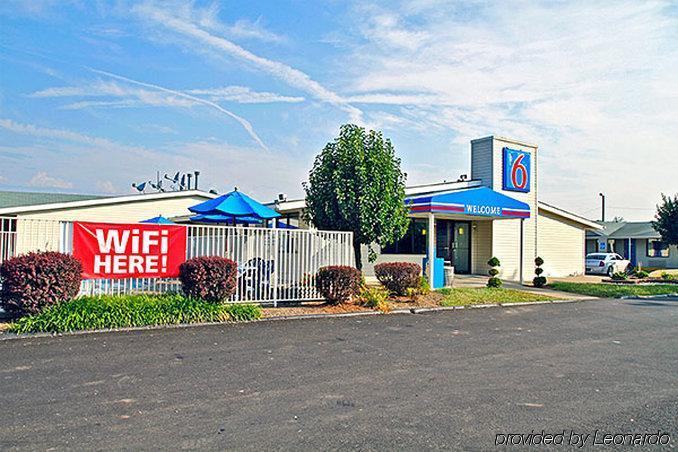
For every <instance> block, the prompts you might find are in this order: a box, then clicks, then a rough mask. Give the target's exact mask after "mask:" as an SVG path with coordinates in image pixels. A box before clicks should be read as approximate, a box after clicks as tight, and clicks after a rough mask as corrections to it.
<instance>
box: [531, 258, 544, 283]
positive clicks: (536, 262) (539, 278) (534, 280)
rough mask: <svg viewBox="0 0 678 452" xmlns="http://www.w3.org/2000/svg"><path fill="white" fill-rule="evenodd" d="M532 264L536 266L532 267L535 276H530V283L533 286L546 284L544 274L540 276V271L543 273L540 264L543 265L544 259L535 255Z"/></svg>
mask: <svg viewBox="0 0 678 452" xmlns="http://www.w3.org/2000/svg"><path fill="white" fill-rule="evenodd" d="M534 265H535V266H536V267H535V269H534V274H535V275H537V276H535V277H534V278H532V285H533V286H534V287H544V286H545V285H546V276H542V273H544V269H543V268H541V266H542V265H544V259H542V258H541V257H539V256H537V257H536V258H535V259H534Z"/></svg>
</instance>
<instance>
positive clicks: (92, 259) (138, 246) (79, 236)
mask: <svg viewBox="0 0 678 452" xmlns="http://www.w3.org/2000/svg"><path fill="white" fill-rule="evenodd" d="M73 256H75V257H76V258H77V259H79V260H80V262H81V263H82V277H83V278H88V279H97V278H173V277H176V276H179V265H181V263H182V262H184V261H185V260H186V227H185V226H179V225H176V226H174V225H172V226H168V225H159V224H109V223H80V222H75V223H73Z"/></svg>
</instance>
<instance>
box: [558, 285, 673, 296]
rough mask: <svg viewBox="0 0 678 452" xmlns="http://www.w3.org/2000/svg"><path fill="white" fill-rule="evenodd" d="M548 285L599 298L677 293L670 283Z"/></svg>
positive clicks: (564, 290)
mask: <svg viewBox="0 0 678 452" xmlns="http://www.w3.org/2000/svg"><path fill="white" fill-rule="evenodd" d="M549 287H550V288H551V289H554V290H560V291H563V292H572V293H578V294H582V295H591V296H593V297H601V298H619V297H625V296H635V295H665V294H676V293H678V286H677V285H675V284H674V285H671V284H656V285H654V284H652V285H643V286H638V285H622V284H619V285H617V284H592V283H571V282H552V283H550V284H549Z"/></svg>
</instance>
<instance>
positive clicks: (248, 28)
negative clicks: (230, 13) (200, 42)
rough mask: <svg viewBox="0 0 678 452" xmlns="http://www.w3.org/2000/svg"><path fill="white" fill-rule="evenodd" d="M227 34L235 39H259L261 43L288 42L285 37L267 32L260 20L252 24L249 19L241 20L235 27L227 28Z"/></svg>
mask: <svg viewBox="0 0 678 452" xmlns="http://www.w3.org/2000/svg"><path fill="white" fill-rule="evenodd" d="M225 32H226V33H227V34H228V35H230V36H232V37H234V38H241V39H257V40H259V41H263V42H272V43H281V42H285V41H286V39H285V37H284V36H282V35H279V34H276V33H273V32H272V31H269V30H266V29H265V28H264V27H263V26H262V25H261V23H260V20H257V21H255V22H252V21H249V20H247V19H240V20H238V21H237V22H235V23H234V24H233V25H229V26H228V27H226V28H225Z"/></svg>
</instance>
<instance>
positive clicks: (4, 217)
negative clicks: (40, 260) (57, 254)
mask: <svg viewBox="0 0 678 452" xmlns="http://www.w3.org/2000/svg"><path fill="white" fill-rule="evenodd" d="M215 196H216V195H214V194H212V193H206V192H203V191H199V190H185V191H174V192H166V193H150V194H132V195H123V196H94V195H72V194H62V193H24V192H0V239H2V234H4V233H11V232H16V233H17V234H16V237H17V240H18V242H17V243H13V244H12V245H11V246H12V250H13V252H16V253H22V252H25V251H29V250H34V249H42V250H57V248H58V244H59V243H60V241H59V237H60V236H61V234H63V231H62V228H61V226H60V223H59V222H66V221H93V222H108V223H137V222H139V221H142V220H146V219H148V218H152V217H155V216H157V215H163V216H165V217H168V218H173V217H188V216H189V215H190V214H191V213H190V212H189V210H188V208H189V207H190V206H193V205H195V204H198V203H200V202H203V201H205V200H206V199H212V198H214V197H215ZM19 219H20V220H27V221H17V220H19ZM43 220H56V221H43ZM0 245H2V248H3V249H0V261H2V258H3V256H4V255H9V248H8V247H9V245H7V243H6V242H4V241H2V240H0ZM5 257H7V256H5Z"/></svg>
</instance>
